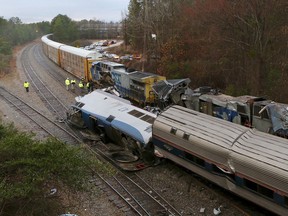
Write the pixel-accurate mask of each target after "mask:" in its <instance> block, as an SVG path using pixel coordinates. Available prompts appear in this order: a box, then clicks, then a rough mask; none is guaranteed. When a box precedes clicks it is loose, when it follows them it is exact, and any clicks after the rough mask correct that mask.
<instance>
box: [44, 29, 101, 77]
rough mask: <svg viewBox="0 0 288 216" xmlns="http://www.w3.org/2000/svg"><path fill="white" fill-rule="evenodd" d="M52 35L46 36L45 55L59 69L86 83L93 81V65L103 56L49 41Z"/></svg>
mask: <svg viewBox="0 0 288 216" xmlns="http://www.w3.org/2000/svg"><path fill="white" fill-rule="evenodd" d="M50 36H52V34H48V35H44V36H43V37H42V38H41V40H42V47H43V51H44V53H45V55H46V56H47V57H48V58H49V59H51V60H52V61H53V62H54V63H55V64H57V65H58V66H59V67H61V68H63V69H64V70H66V71H67V72H69V73H71V74H72V75H74V76H76V77H77V78H79V79H82V78H83V79H84V80H85V81H86V82H88V81H91V80H92V75H91V73H90V68H91V66H92V63H93V62H94V61H96V60H100V59H101V57H102V54H100V53H99V52H96V51H88V50H84V49H80V48H77V47H73V46H68V45H65V44H62V43H58V42H55V41H52V40H50V39H49V37H50Z"/></svg>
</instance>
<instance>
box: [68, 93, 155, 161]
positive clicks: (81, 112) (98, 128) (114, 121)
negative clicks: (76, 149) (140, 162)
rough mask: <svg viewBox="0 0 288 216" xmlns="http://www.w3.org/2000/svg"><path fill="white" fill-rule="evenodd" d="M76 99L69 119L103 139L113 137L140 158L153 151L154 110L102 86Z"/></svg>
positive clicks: (69, 113)
mask: <svg viewBox="0 0 288 216" xmlns="http://www.w3.org/2000/svg"><path fill="white" fill-rule="evenodd" d="M76 101H77V102H76V103H75V104H74V105H72V106H71V107H70V110H69V112H68V113H67V120H68V122H69V123H71V124H73V125H75V126H77V127H80V128H88V129H89V130H90V131H92V132H95V133H96V134H99V135H100V137H101V139H102V141H103V142H104V143H107V142H108V141H109V140H111V141H113V142H114V143H115V144H117V145H119V147H121V148H122V149H123V150H127V151H129V152H131V153H132V154H134V155H135V156H137V157H139V158H143V157H144V155H147V156H149V157H150V155H154V148H153V146H152V143H151V137H152V124H153V122H154V120H155V118H156V115H155V114H153V113H150V112H147V111H145V110H142V109H140V108H137V107H135V106H133V105H131V103H130V102H129V101H128V100H125V99H123V98H120V97H117V96H115V95H112V94H109V93H106V92H104V91H102V90H99V89H98V90H95V91H93V92H91V93H90V94H87V95H85V96H83V97H79V98H76ZM144 159H145V158H144Z"/></svg>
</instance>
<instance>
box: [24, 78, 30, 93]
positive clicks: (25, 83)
mask: <svg viewBox="0 0 288 216" xmlns="http://www.w3.org/2000/svg"><path fill="white" fill-rule="evenodd" d="M29 86H30V83H29V82H27V81H25V82H24V88H25V89H26V92H29Z"/></svg>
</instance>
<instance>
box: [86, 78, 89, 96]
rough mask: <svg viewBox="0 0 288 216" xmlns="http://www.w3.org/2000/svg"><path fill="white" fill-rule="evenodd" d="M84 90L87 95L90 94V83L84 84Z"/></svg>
mask: <svg viewBox="0 0 288 216" xmlns="http://www.w3.org/2000/svg"><path fill="white" fill-rule="evenodd" d="M86 88H87V91H88V93H90V82H89V81H88V82H87V84H86Z"/></svg>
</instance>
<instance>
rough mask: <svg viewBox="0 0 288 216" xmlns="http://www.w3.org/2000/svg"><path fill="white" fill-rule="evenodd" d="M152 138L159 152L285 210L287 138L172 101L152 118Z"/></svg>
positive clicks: (241, 193)
mask: <svg viewBox="0 0 288 216" xmlns="http://www.w3.org/2000/svg"><path fill="white" fill-rule="evenodd" d="M152 141H153V143H154V145H155V149H156V150H157V151H158V152H160V153H161V154H162V156H163V157H165V158H168V159H170V160H172V161H174V162H176V163H178V164H180V165H181V166H183V167H185V168H187V169H189V170H192V171H193V172H195V173H197V174H199V175H201V176H203V177H205V178H206V179H208V180H210V181H212V182H214V183H216V184H217V185H219V186H221V187H223V188H225V189H227V190H229V191H231V192H233V193H235V194H237V195H239V196H241V197H243V198H245V199H248V200H250V201H252V202H254V203H256V204H258V205H260V206H262V207H263V208H266V209H268V210H270V211H272V212H275V213H277V214H279V215H287V212H288V148H287V146H288V141H287V139H283V138H280V137H277V136H272V135H269V134H267V133H263V132H260V131H257V130H255V129H251V128H247V127H243V126H240V125H237V124H233V123H231V122H228V121H223V120H221V119H218V118H213V117H211V116H209V115H206V114H203V113H199V112H196V111H194V110H191V109H187V108H184V107H181V106H173V107H171V108H169V109H167V110H166V111H164V112H162V113H161V114H160V115H159V116H158V117H157V118H156V120H155V122H154V124H153V138H152Z"/></svg>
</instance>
